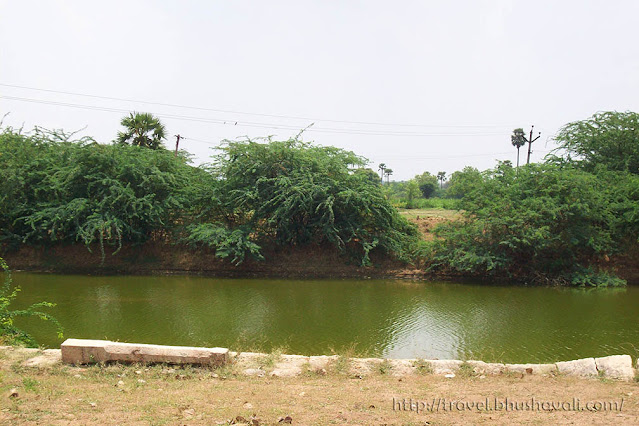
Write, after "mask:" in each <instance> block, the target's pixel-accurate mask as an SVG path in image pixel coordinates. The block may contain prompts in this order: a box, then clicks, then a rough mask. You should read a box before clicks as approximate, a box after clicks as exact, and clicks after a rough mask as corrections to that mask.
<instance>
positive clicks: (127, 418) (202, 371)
mask: <svg viewBox="0 0 639 426" xmlns="http://www.w3.org/2000/svg"><path fill="white" fill-rule="evenodd" d="M32 356H34V353H33V352H30V353H25V352H23V351H20V350H13V349H3V350H0V373H2V382H1V383H0V392H1V393H0V401H1V402H0V407H2V408H1V411H0V422H2V423H3V424H21V425H22V424H115V423H120V424H149V423H151V424H189V425H191V424H257V425H268V424H285V423H286V422H291V423H292V424H299V425H315V424H317V425H320V424H321V425H325V424H357V425H369V424H378V425H379V424H393V425H395V424H398V425H399V424H402V425H409V424H411V425H423V424H616V425H636V424H639V399H638V398H639V383H637V382H617V381H612V380H608V379H602V378H593V379H583V378H574V377H566V376H562V375H558V376H555V375H546V376H543V375H528V374H503V375H499V376H482V375H477V374H473V373H472V372H471V371H468V372H467V373H465V374H457V375H456V376H455V377H452V378H446V377H444V376H439V375H434V374H431V373H429V372H424V373H423V374H414V375H410V376H403V377H397V376H395V375H394V374H393V372H392V370H388V369H382V368H379V369H376V370H375V371H372V372H371V373H370V374H368V375H361V374H353V373H352V372H351V371H350V370H349V369H346V368H340V364H335V365H334V366H333V367H332V368H328V369H327V370H318V371H307V372H306V373H305V374H303V375H300V376H296V377H277V376H272V375H265V376H262V377H260V376H245V375H242V374H238V372H237V371H236V370H235V369H234V368H233V367H223V368H220V369H217V370H210V369H206V368H192V367H177V366H173V367H171V366H164V365H156V366H144V365H131V366H124V365H119V364H115V365H106V366H100V365H94V366H88V367H72V366H66V365H60V364H55V365H50V366H46V367H41V368H32V367H25V366H24V365H23V362H24V361H25V360H26V359H27V358H30V357H32ZM267 361H268V360H267ZM507 401H509V402H510V404H511V405H510V406H508V405H505V404H506V403H507ZM525 403H532V405H531V408H530V409H526V407H525V405H524V404H525ZM535 403H536V404H535ZM552 404H554V408H553V405H552ZM411 405H412V409H411ZM417 406H419V409H420V411H419V412H418V411H417V410H416V407H417ZM507 407H508V408H507ZM587 407H590V409H588V408H587ZM595 408H599V409H595ZM287 418H288V419H287ZM254 420H255V421H254Z"/></svg>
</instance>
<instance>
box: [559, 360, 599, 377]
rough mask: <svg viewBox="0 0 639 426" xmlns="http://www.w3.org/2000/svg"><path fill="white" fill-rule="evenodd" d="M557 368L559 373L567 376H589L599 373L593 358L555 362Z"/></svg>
mask: <svg viewBox="0 0 639 426" xmlns="http://www.w3.org/2000/svg"><path fill="white" fill-rule="evenodd" d="M557 370H558V371H559V372H560V373H561V374H567V375H569V376H582V377H590V376H596V375H597V374H599V373H598V372H597V365H596V364H595V359H594V358H584V359H576V360H574V361H562V362H558V363H557Z"/></svg>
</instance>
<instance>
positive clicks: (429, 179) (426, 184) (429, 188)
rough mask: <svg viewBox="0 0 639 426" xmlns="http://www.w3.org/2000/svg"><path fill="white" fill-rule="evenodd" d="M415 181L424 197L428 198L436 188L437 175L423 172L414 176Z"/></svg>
mask: <svg viewBox="0 0 639 426" xmlns="http://www.w3.org/2000/svg"><path fill="white" fill-rule="evenodd" d="M414 180H415V182H416V183H417V185H418V186H419V190H420V191H421V193H422V196H423V197H424V198H430V197H431V196H432V195H433V194H434V193H435V190H436V189H437V177H436V176H433V175H431V174H430V173H428V172H424V173H422V174H421V175H417V176H415V178H414Z"/></svg>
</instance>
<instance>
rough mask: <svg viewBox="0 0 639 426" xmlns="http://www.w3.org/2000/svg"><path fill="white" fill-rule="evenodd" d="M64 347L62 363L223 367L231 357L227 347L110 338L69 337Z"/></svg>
mask: <svg viewBox="0 0 639 426" xmlns="http://www.w3.org/2000/svg"><path fill="white" fill-rule="evenodd" d="M60 349H61V350H62V362H64V363H67V364H91V363H96V362H100V363H103V362H125V363H132V362H141V363H167V364H199V365H209V366H220V365H224V364H226V363H227V362H228V358H229V357H228V352H229V351H228V349H226V348H195V347H190V346H163V345H147V344H139V343H120V342H111V341H108V340H85V339H67V340H66V341H64V342H63V343H62V345H61V346H60Z"/></svg>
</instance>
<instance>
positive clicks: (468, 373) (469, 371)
mask: <svg viewBox="0 0 639 426" xmlns="http://www.w3.org/2000/svg"><path fill="white" fill-rule="evenodd" d="M457 375H458V376H459V377H475V376H476V373H475V369H474V368H473V366H472V365H470V364H469V363H467V362H466V361H464V362H462V363H461V365H460V366H459V369H458V370H457Z"/></svg>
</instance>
